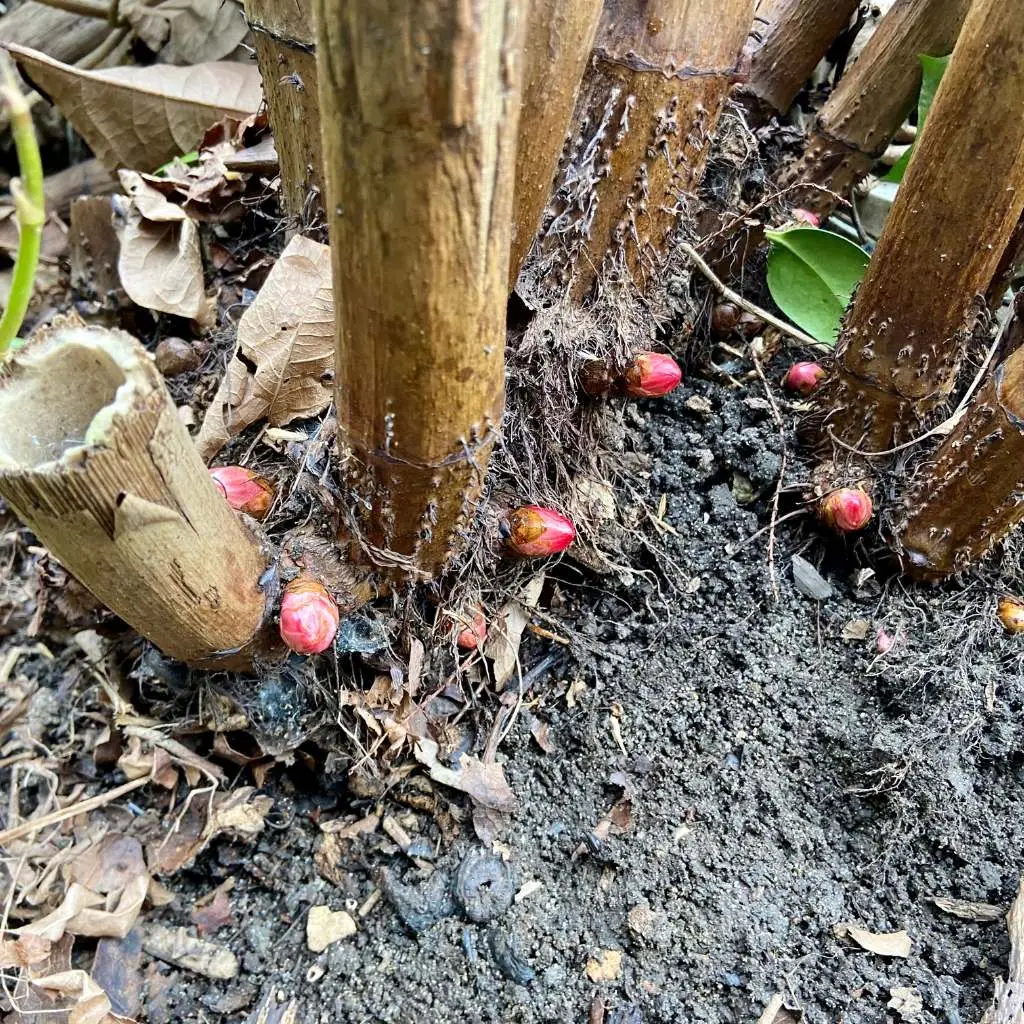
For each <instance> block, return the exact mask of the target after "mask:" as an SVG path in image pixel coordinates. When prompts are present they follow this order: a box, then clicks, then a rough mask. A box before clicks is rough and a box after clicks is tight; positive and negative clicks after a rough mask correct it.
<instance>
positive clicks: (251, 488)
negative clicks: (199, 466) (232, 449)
mask: <svg viewBox="0 0 1024 1024" xmlns="http://www.w3.org/2000/svg"><path fill="white" fill-rule="evenodd" d="M210 476H211V478H212V479H213V482H214V483H215V484H216V485H217V487H218V488H220V492H221V494H223V495H224V497H225V498H227V499H228V504H229V505H230V506H231V507H232V508H233V509H235V511H236V512H245V513H247V514H248V515H250V516H252V517H253V519H264V518H266V515H267V513H268V512H269V511H270V506H271V505H272V504H273V503H274V485H273V484H272V483H271V482H270V481H269V480H267V479H266V478H265V477H262V476H258V475H257V474H256V473H253V472H252V470H249V469H245V468H244V467H243V466H218V467H217V468H216V469H211V470H210Z"/></svg>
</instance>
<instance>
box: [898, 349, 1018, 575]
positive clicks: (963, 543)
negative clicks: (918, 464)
mask: <svg viewBox="0 0 1024 1024" xmlns="http://www.w3.org/2000/svg"><path fill="white" fill-rule="evenodd" d="M907 507H908V510H909V511H908V515H907V520H906V522H905V523H904V524H903V525H902V527H901V529H900V530H899V533H898V540H899V546H900V548H901V549H902V554H903V556H904V560H905V563H906V564H907V567H908V569H909V570H910V572H912V573H913V574H914V575H917V576H920V577H923V578H937V577H940V576H945V575H948V574H949V573H953V572H959V571H961V570H963V569H966V568H967V567H968V566H969V565H971V563H973V562H975V561H977V560H978V559H979V558H981V556H982V555H984V554H985V552H986V551H988V549H989V548H990V547H991V546H992V545H993V544H995V543H996V542H997V541H999V540H1002V538H1003V537H1005V536H1006V535H1007V534H1008V533H1009V532H1010V530H1012V529H1013V527H1014V526H1016V525H1017V523H1019V522H1020V521H1021V519H1024V349H1020V348H1018V349H1017V350H1016V351H1015V352H1013V354H1012V355H1011V356H1010V357H1009V358H1008V359H1007V360H1006V362H1005V363H1003V364H1002V366H1000V367H999V368H998V369H997V370H996V372H995V373H994V374H993V375H992V376H991V378H990V379H989V380H988V382H987V383H986V384H985V386H984V387H983V388H982V390H981V391H980V392H978V394H977V396H976V397H975V399H974V401H973V402H972V403H971V405H970V407H969V408H968V410H967V412H966V413H965V415H964V417H963V419H962V420H961V421H960V422H959V423H958V424H957V426H956V427H955V428H954V430H953V432H952V433H951V434H950V435H949V437H947V438H946V440H945V441H943V443H942V444H941V445H940V447H939V449H938V451H937V452H936V453H935V458H934V460H933V461H932V462H931V463H930V464H929V465H928V466H927V467H925V469H924V470H923V471H922V472H921V473H920V475H919V476H918V478H917V480H916V482H915V486H914V487H913V489H912V491H911V494H910V496H909V499H908V502H907Z"/></svg>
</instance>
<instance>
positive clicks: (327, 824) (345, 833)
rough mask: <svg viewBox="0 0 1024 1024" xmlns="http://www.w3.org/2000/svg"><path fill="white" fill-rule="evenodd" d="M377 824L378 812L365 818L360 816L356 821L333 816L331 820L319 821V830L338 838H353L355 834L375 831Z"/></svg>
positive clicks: (378, 820)
mask: <svg viewBox="0 0 1024 1024" xmlns="http://www.w3.org/2000/svg"><path fill="white" fill-rule="evenodd" d="M379 824H380V815H379V814H368V815H366V817H365V818H360V819H359V820H358V821H346V820H345V819H344V818H334V819H333V820H332V821H322V822H320V831H321V832H328V833H332V834H333V835H336V836H337V837H338V838H339V839H355V837H356V836H361V835H364V834H368V833H370V832H376V831H377V826H378V825H379Z"/></svg>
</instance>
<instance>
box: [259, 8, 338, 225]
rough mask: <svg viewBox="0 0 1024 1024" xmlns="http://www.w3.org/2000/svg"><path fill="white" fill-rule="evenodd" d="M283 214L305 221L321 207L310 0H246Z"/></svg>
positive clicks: (314, 39)
mask: <svg viewBox="0 0 1024 1024" xmlns="http://www.w3.org/2000/svg"><path fill="white" fill-rule="evenodd" d="M245 16H246V18H247V19H248V22H249V27H250V28H251V29H252V33H253V40H254V44H253V45H254V47H255V50H256V61H257V63H258V64H259V68H260V76H261V77H262V79H263V95H264V96H265V97H266V100H267V115H268V117H269V119H270V127H271V129H272V130H273V132H274V143H275V147H276V149H277V155H278V159H279V160H280V168H281V194H282V197H283V198H284V203H285V208H286V209H287V210H288V213H289V214H290V215H291V216H292V217H293V218H294V219H295V220H296V221H297V222H298V223H299V224H300V225H306V224H309V223H310V222H311V221H312V220H313V219H314V217H315V216H316V214H317V213H318V212H319V211H320V209H321V208H322V200H321V197H322V194H323V170H322V168H323V157H322V156H321V151H320V104H319V99H318V95H317V70H316V38H315V35H316V34H315V31H314V28H313V9H312V2H311V0H288V2H287V3H281V2H280V0H245Z"/></svg>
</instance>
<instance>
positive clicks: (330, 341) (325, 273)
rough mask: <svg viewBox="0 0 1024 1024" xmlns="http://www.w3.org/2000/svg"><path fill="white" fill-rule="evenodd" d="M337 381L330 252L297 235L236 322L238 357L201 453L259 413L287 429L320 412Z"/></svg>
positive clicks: (206, 423) (204, 432)
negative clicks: (301, 418)
mask: <svg viewBox="0 0 1024 1024" xmlns="http://www.w3.org/2000/svg"><path fill="white" fill-rule="evenodd" d="M251 365H255V367H256V370H255V372H252V371H250V370H249V366H251ZM333 383H334V297H333V294H332V292H331V251H330V249H329V248H328V247H327V246H326V245H320V244H319V243H318V242H313V241H311V240H310V239H308V238H303V237H302V236H301V235H296V236H295V237H294V238H293V239H292V240H291V241H290V242H289V243H288V245H287V246H286V247H285V250H284V252H282V253H281V257H280V259H278V261H277V263H275V264H274V268H273V270H271V271H270V274H269V276H268V277H267V280H266V281H265V282H264V285H263V287H262V288H261V289H260V293H259V295H257V296H256V300H255V301H254V302H253V304H252V305H251V306H250V307H249V308H248V309H247V310H246V311H245V313H244V315H243V316H242V319H241V320H240V321H239V323H238V347H237V349H236V352H235V356H234V358H233V359H232V360H231V362H230V363H229V364H228V369H227V373H226V374H225V375H224V379H223V380H222V381H221V385H220V388H218V390H217V394H216V395H215V396H214V399H213V402H212V404H211V405H210V408H209V409H208V410H207V412H206V418H205V419H204V420H203V426H202V428H201V430H200V431H199V436H198V437H197V438H196V444H197V445H198V447H199V451H200V453H201V454H202V456H203V457H204V458H205V459H207V460H208V459H210V458H212V457H213V456H214V455H216V454H217V452H219V451H220V450H221V448H223V447H224V445H225V444H227V442H228V441H229V440H230V439H231V438H232V437H234V436H235V435H236V434H239V433H241V431H243V430H244V429H245V428H246V427H248V426H250V425H251V424H253V423H255V422H256V421H257V420H260V419H264V418H266V419H267V420H269V421H270V423H271V425H272V426H275V427H281V426H284V425H285V424H286V423H290V422H291V421H292V420H295V419H299V418H300V417H306V416H315V415H317V414H318V413H320V412H322V411H323V410H324V409H326V408H327V406H328V405H329V404H330V401H331V398H332V388H333Z"/></svg>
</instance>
